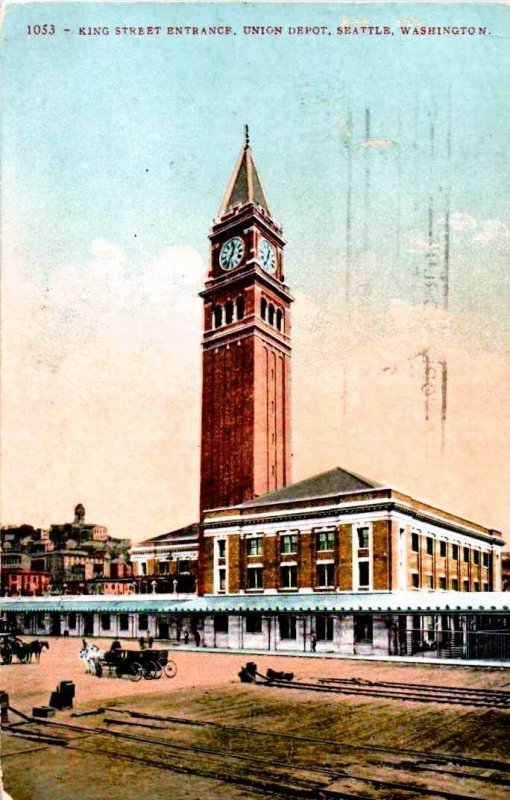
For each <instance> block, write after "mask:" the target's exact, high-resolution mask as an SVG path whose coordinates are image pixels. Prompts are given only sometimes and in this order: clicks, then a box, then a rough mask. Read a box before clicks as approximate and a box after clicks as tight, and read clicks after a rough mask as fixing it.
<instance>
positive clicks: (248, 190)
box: [200, 127, 292, 513]
mask: <svg viewBox="0 0 510 800" xmlns="http://www.w3.org/2000/svg"><path fill="white" fill-rule="evenodd" d="M209 239H210V243H211V244H210V266H209V274H208V277H207V280H206V284H205V288H204V290H203V291H202V292H201V297H202V298H203V300H204V336H203V341H202V348H203V386H202V449H201V473H200V511H201V513H202V512H203V511H205V510H206V509H212V508H223V507H226V506H231V505H236V504H238V503H242V502H244V501H245V500H250V499H252V498H254V497H257V496H258V495H261V494H265V493H266V492H270V491H273V490H274V489H279V488H281V487H282V486H285V485H286V484H288V483H290V463H291V450H290V353H291V349H290V304H291V302H292V298H291V296H290V294H289V291H288V288H287V286H286V285H285V282H284V272H283V248H284V244H285V243H284V241H283V238H282V229H281V228H280V226H279V225H278V223H277V222H276V221H275V220H274V218H273V216H272V214H271V211H270V209H269V205H268V202H267V199H266V195H265V193H264V190H263V188H262V184H261V181H260V178H259V176H258V173H257V169H256V167H255V162H254V160H253V155H252V151H251V148H250V143H249V138H248V128H247V127H246V135H245V141H244V144H243V147H242V150H241V153H240V155H239V158H238V161H237V164H236V166H235V168H234V172H233V174H232V177H231V179H230V182H229V184H228V188H227V191H226V193H225V197H224V199H223V202H222V204H221V208H220V210H219V213H218V216H217V218H216V219H215V220H214V222H213V226H212V230H211V232H210V234H209Z"/></svg>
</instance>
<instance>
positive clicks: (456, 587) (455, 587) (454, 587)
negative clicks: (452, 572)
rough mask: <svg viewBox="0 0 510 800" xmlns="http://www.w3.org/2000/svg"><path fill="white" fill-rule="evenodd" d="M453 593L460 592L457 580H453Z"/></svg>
mask: <svg viewBox="0 0 510 800" xmlns="http://www.w3.org/2000/svg"><path fill="white" fill-rule="evenodd" d="M452 591H453V592H458V591H459V582H458V580H457V578H452Z"/></svg>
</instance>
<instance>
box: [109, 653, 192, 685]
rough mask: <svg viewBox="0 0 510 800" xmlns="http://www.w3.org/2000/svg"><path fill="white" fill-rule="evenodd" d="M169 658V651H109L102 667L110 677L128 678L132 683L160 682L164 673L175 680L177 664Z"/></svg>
mask: <svg viewBox="0 0 510 800" xmlns="http://www.w3.org/2000/svg"><path fill="white" fill-rule="evenodd" d="M168 656H169V652H168V650H122V649H117V650H109V651H108V652H107V653H105V655H104V658H102V659H100V666H101V669H102V670H107V671H108V674H109V675H112V674H115V675H116V676H117V677H118V678H122V677H124V676H126V677H128V678H129V679H130V680H132V681H140V680H141V679H142V678H145V679H146V680H148V681H150V680H154V679H156V680H158V679H159V678H161V676H162V675H163V673H164V674H165V675H166V677H167V678H173V677H175V675H176V674H177V664H176V663H175V661H173V660H172V659H171V658H169V657H168Z"/></svg>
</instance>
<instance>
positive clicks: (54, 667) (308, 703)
mask: <svg viewBox="0 0 510 800" xmlns="http://www.w3.org/2000/svg"><path fill="white" fill-rule="evenodd" d="M49 644H50V649H49V650H48V651H47V650H45V651H43V653H42V655H41V661H40V663H39V664H36V663H32V664H17V663H15V664H11V665H9V666H2V667H0V688H2V689H4V690H5V691H7V692H8V694H9V699H10V704H11V705H12V706H14V707H15V708H17V709H18V710H20V711H22V712H24V713H26V714H29V715H30V714H31V711H32V708H33V707H34V706H35V705H41V704H43V705H46V704H48V701H49V696H50V693H51V691H53V690H54V689H55V688H56V686H57V685H58V683H59V682H60V681H63V680H66V681H73V682H74V684H75V687H76V697H75V703H74V710H73V713H74V712H76V711H84V710H91V709H94V708H97V707H98V706H111V707H114V708H116V709H117V710H118V711H121V710H122V711H123V712H125V711H126V710H130V711H134V712H138V713H139V712H142V713H145V714H153V715H158V716H173V717H180V718H186V719H187V720H196V721H209V722H212V723H218V722H219V723H223V724H224V725H227V726H244V727H249V728H250V729H256V730H255V731H254V733H247V734H246V735H245V734H244V733H243V734H238V733H236V734H233V733H232V732H231V731H229V730H223V729H218V728H215V727H214V726H213V727H207V726H206V727H196V728H194V727H189V726H187V725H182V724H180V725H175V724H171V723H169V722H164V721H154V720H152V721H151V720H145V721H143V720H142V721H141V722H140V721H138V722H134V721H129V720H130V717H129V716H128V715H127V714H125V713H124V714H119V713H118V712H117V713H115V712H114V711H113V712H106V715H102V716H98V715H92V716H89V717H74V718H73V717H71V712H69V711H63V712H57V716H56V718H54V719H56V720H57V721H58V720H60V721H65V722H70V723H72V724H76V725H79V726H80V728H81V730H80V731H77V732H76V733H73V732H71V734H70V735H71V739H70V741H69V742H68V743H67V746H66V747H65V748H64V747H58V746H54V745H52V744H44V743H41V742H39V741H38V742H31V741H28V740H27V739H22V738H15V737H14V736H11V735H5V736H4V737H3V748H2V764H3V773H4V781H5V787H6V789H7V791H8V792H9V793H10V794H11V795H12V797H13V798H14V800H89V798H90V800H92V798H103V797H104V798H107V800H135V798H136V799H139V798H147V799H148V800H159V799H160V798H161V800H163V798H165V800H168V798H171V800H185V799H186V800H199V798H200V800H202V798H206V797H207V798H213V799H214V800H215V799H216V798H218V800H220V799H221V800H223V798H225V800H230V798H232V800H237V798H246V800H251V798H253V799H254V800H255V799H256V798H257V800H259V799H260V798H261V797H265V796H267V794H268V792H261V790H260V788H257V774H256V773H254V775H255V777H254V779H253V781H252V784H253V785H251V784H250V780H251V779H249V774H250V769H253V764H251V763H246V762H245V761H243V758H246V754H247V753H249V754H251V755H250V758H252V757H253V758H255V759H259V760H261V759H262V760H264V759H266V760H267V758H268V757H271V756H273V757H274V758H278V759H279V762H280V763H282V762H286V763H287V771H288V763H289V758H291V759H292V760H293V761H294V760H296V759H297V761H295V763H296V770H295V771H294V772H295V776H297V777H296V780H298V778H299V780H298V784H299V785H302V786H311V787H312V789H310V791H312V794H310V795H307V796H310V797H313V796H315V795H314V794H313V791H315V790H316V789H313V787H315V783H313V781H315V779H316V776H315V775H310V774H309V773H310V772H313V770H310V769H309V767H310V765H311V764H312V763H324V764H326V763H327V764H328V769H331V768H332V767H334V768H335V769H338V770H343V771H345V770H346V769H347V771H348V772H349V770H350V772H349V774H351V773H353V774H355V775H356V776H358V778H359V776H361V780H365V779H366V776H367V775H368V776H370V775H373V774H374V770H375V771H377V772H378V774H379V773H381V771H382V773H384V774H386V772H388V769H390V772H391V775H392V776H393V778H392V780H393V779H395V775H397V777H398V776H400V777H399V780H401V777H402V774H403V773H402V766H401V765H400V766H398V770H400V771H399V772H398V774H397V773H396V772H395V769H397V767H396V766H395V765H394V764H391V765H390V766H388V764H387V763H384V764H380V763H379V764H378V766H374V764H371V762H370V763H369V762H367V763H365V761H364V760H363V759H360V757H359V754H358V755H356V757H353V756H352V754H351V755H349V758H348V759H347V761H346V760H345V757H344V756H341V755H339V753H340V751H339V750H338V748H335V747H333V746H332V745H331V746H330V745H325V744H324V745H314V744H313V743H309V744H304V743H302V742H301V741H299V740H296V741H295V742H293V741H290V744H289V741H287V740H283V739H274V740H273V739H268V737H265V738H264V735H263V734H262V733H260V734H259V733H258V732H257V731H259V732H264V731H266V732H267V731H271V732H274V733H285V734H290V735H291V736H294V735H295V736H298V737H302V736H307V737H312V738H313V737H316V738H321V737H323V738H324V737H326V738H327V740H328V741H329V740H331V741H333V740H334V742H342V743H351V744H354V745H356V746H359V745H366V746H367V747H368V748H370V747H374V746H381V747H388V748H395V747H397V748H406V749H407V750H419V751H426V752H427V753H430V752H432V751H434V752H438V753H449V754H457V755H461V756H463V757H466V755H469V756H473V757H480V756H483V757H484V758H493V759H498V760H500V761H501V760H503V761H505V762H507V761H508V756H507V751H508V721H509V719H510V711H503V710H499V709H492V708H471V707H464V706H454V705H442V706H440V705H438V704H435V703H413V702H410V701H405V702H402V701H397V700H394V699H392V700H388V699H380V698H376V699H374V698H361V697H357V696H349V695H329V694H328V695H315V694H314V693H311V692H294V691H289V690H285V689H282V688H279V689H277V688H266V687H260V686H252V685H246V684H241V683H239V679H238V677H237V673H238V671H239V669H240V668H241V666H242V665H244V664H245V663H246V662H247V661H249V660H253V661H255V662H256V663H257V665H258V669H259V671H260V672H264V673H265V671H266V670H267V668H268V667H272V668H273V669H276V670H284V671H289V672H293V673H294V674H295V676H296V678H297V679H302V680H310V679H317V678H326V677H336V678H340V677H342V678H362V679H367V680H372V681H375V680H378V681H380V680H384V681H399V682H404V683H417V684H428V685H431V684H440V685H443V686H451V687H462V688H465V687H471V688H480V689H484V688H493V689H500V688H502V689H505V690H509V689H510V671H509V670H507V669H494V668H469V667H454V666H451V667H450V666H430V665H420V664H418V665H414V664H413V665H409V664H395V663H387V662H361V661H348V660H338V661H337V660H333V659H321V658H304V657H275V656H272V655H268V654H260V655H257V656H252V655H246V654H244V655H239V654H224V653H209V652H205V651H197V650H185V649H180V650H179V649H177V650H175V652H174V654H173V657H174V660H175V661H176V663H177V667H178V672H177V675H176V677H175V678H172V679H167V678H165V677H163V678H161V679H160V680H157V681H146V680H141V681H140V682H139V683H133V682H131V681H129V680H128V679H125V678H122V679H118V678H114V677H112V678H109V677H103V678H96V677H95V676H91V675H87V674H86V673H85V671H84V665H83V662H82V661H80V659H79V658H78V652H79V648H80V641H79V640H75V639H50V640H49ZM104 644H105V646H106V647H109V645H110V642H109V641H108V642H105V643H104ZM160 646H162V645H160V644H159V643H158V647H160ZM126 647H129V648H132V649H138V648H137V646H136V645H135V643H133V642H130V643H129V644H126ZM108 715H109V719H108V720H106V721H105V716H106V717H108ZM14 719H15V718H14V717H13V716H12V715H11V721H14ZM122 723H124V727H120V726H121V725H122ZM149 723H150V724H151V727H149V728H147V727H144V726H146V725H147V724H149ZM104 725H107V726H108V728H109V730H114V731H119V732H122V731H128V732H129V736H130V737H131V738H132V741H131V742H130V743H129V749H128V750H126V747H127V746H128V745H126V742H125V741H124V740H122V741H121V740H120V739H119V740H117V739H115V738H113V739H112V740H110V738H109V737H107V736H105V735H104V733H101V735H97V734H96V730H99V728H100V727H101V726H103V728H102V729H101V730H104ZM126 725H127V727H126ZM131 725H133V726H134V727H130V726H131ZM51 732H52V734H53V735H59V729H58V728H54V729H52V731H51ZM154 736H157V737H159V738H157V739H156V740H155V744H153V745H152V746H150V742H149V739H151V737H154ZM161 739H163V740H165V741H166V742H168V743H172V744H171V745H167V744H165V745H164V746H165V747H167V750H165V751H164V752H163V743H161ZM179 743H180V744H179ZM169 746H170V747H181V748H183V749H182V753H181V754H180V755H179V753H178V754H177V755H175V754H174V753H173V751H169V750H168V747H169ZM190 746H191V748H192V749H193V748H196V751H194V754H193V759H192V762H189V761H186V759H188V760H189V758H190V756H189V753H188V752H187V750H188V749H189V747H190ZM347 746H350V745H347ZM204 748H205V751H204ZM217 748H220V749H221V751H222V752H223V753H227V754H229V755H228V756H225V757H224V758H223V760H222V761H220V762H219V761H218V757H217V754H216V753H214V752H213V751H214V749H217ZM237 750H239V753H237V752H236V751H237ZM326 751H327V752H326ZM204 753H205V754H204ZM207 753H209V755H207ZM230 757H231V758H232V759H234V760H233V761H232V765H233V766H232V765H231V768H229V771H228V775H229V779H228V780H226V776H227V773H226V771H225V770H226V767H225V762H226V761H228V760H229V758H230ZM391 758H393V756H391ZM235 759H237V761H235ZM397 760H398V759H397ZM369 761H370V760H369ZM400 761H401V759H400V760H399V763H400ZM189 763H191V764H192V766H191V767H190V766H189ZM264 763H265V762H263V764H264ZM187 764H188V766H186V765H187ZM300 765H302V769H303V770H304V772H303V774H302V775H301V773H300V772H299V770H300V769H301V766H300ZM307 769H308V771H307ZM413 769H414V768H413ZM463 769H466V767H464V768H463ZM275 770H277V767H273V766H271V765H268V766H267V767H264V765H263V766H262V768H260V767H258V768H257V771H256V772H258V774H259V775H260V774H262V773H264V774H265V773H267V775H268V776H269V777H271V776H272V775H273V773H274V772H275ZM392 770H393V772H392ZM508 770H509V771H510V761H508ZM353 771H354V772H353ZM382 773H381V774H382ZM342 774H343V773H342ZM388 774H389V773H388ZM480 775H481V773H480ZM247 776H248V777H247ZM363 776H365V777H363ZM466 776H467V773H464V777H463V778H462V787H463V791H464V792H465V796H466V797H472V798H487V800H499V798H500V797H501V798H503V797H506V796H508V794H506V792H508V791H509V786H510V783H509V786H506V790H503V793H502V791H501V790H497V789H496V788H495V786H493V785H492V784H490V785H489V784H488V783H487V780H488V779H487V778H486V777H485V778H483V780H485V781H486V783H483V782H482V783H474V784H473V786H470V784H469V780H470V779H471V778H470V777H469V776H467V777H469V780H467V777H466ZM312 779H313V780H312ZM479 779H480V781H481V780H482V778H481V777H480V778H479ZM278 780H279V781H280V782H279V783H278V786H281V775H278ZM321 780H323V777H321ZM438 780H439V778H438V777H437V774H436V772H434V775H433V776H432V777H431V774H429V773H427V781H428V783H427V786H436V783H437V781H438ZM441 780H443V781H444V780H445V778H444V775H442V776H441ZM451 780H452V781H454V780H456V779H454V778H452V779H451ZM243 781H244V783H243ZM300 781H301V783H300ZM349 781H351V779H350V778H349V779H347V778H344V779H343V783H342V787H343V789H342V791H344V792H345V791H346V788H345V787H346V786H348V787H349V788H350V789H352V786H354V790H353V791H354V793H353V794H352V795H351V794H345V793H344V794H339V795H337V796H344V797H345V796H349V797H350V796H353V797H365V796H367V797H368V796H370V797H388V798H389V797H391V798H396V797H399V798H400V797H402V798H404V797H405V798H412V797H415V796H423V791H421V792H420V794H413V793H412V792H411V793H410V794H409V792H407V793H404V794H399V793H398V792H397V794H395V792H394V791H393V790H392V791H393V793H391V794H388V795H385V794H384V793H383V794H381V793H380V791H382V790H380V789H379V790H378V791H379V793H377V792H376V793H375V794H374V793H369V794H365V793H364V792H365V791H366V786H365V784H363V786H362V789H361V790H359V791H358V789H359V787H358V786H357V784H356V782H354V784H352V781H351V782H350V783H349ZM298 784H296V785H298ZM351 784H352V785H351ZM363 787H365V788H363ZM453 788H454V789H457V790H458V787H453ZM282 791H283V790H282ZM316 791H319V790H318V789H317V790H316ZM328 791H329V792H330V793H331V792H333V794H334V792H335V791H336V790H335V787H334V785H333V784H330V785H329V788H328ZM374 791H376V790H375V789H374ZM416 791H417V790H416ZM443 791H444V787H443ZM449 791H452V787H450V786H449ZM271 793H272V794H274V792H271ZM279 794H280V792H279V791H276V796H278V795H279ZM457 794H458V791H457ZM283 795H284V796H286V797H289V796H291V797H292V796H296V797H297V796H302V795H300V794H299V793H296V795H293V794H292V791H290V794H289V791H287V790H286V791H285V792H283ZM283 795H282V796H283ZM317 796H322V795H317ZM427 796H428V795H427ZM430 796H431V797H432V796H434V795H432V794H431V795H430ZM438 796H443V797H444V796H445V795H444V793H443V795H441V794H440V795H438ZM462 796H464V795H462ZM459 797H460V795H459Z"/></svg>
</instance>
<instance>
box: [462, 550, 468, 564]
mask: <svg viewBox="0 0 510 800" xmlns="http://www.w3.org/2000/svg"><path fill="white" fill-rule="evenodd" d="M463 558H464V561H465V562H466V564H469V547H464V548H463Z"/></svg>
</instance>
